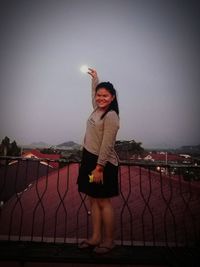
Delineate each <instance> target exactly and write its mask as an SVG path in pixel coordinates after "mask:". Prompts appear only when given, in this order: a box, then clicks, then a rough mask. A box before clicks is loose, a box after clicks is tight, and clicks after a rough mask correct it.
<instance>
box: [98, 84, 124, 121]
mask: <svg viewBox="0 0 200 267" xmlns="http://www.w3.org/2000/svg"><path fill="white" fill-rule="evenodd" d="M101 88H105V89H106V90H107V91H108V92H109V93H110V94H111V95H112V96H114V99H113V101H112V102H111V103H110V105H109V107H108V108H107V109H106V111H105V112H104V113H103V115H102V116H101V119H103V118H104V117H105V115H106V114H107V113H108V112H109V111H111V110H114V111H115V112H116V113H117V115H118V116H119V105H118V101H117V92H116V90H115V88H114V86H113V84H112V83H110V82H101V83H99V84H98V85H97V87H96V93H97V91H98V90H99V89H101Z"/></svg>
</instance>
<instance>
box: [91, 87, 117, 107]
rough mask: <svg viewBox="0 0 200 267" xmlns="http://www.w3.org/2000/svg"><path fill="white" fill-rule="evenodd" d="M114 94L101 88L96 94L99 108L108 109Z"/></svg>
mask: <svg viewBox="0 0 200 267" xmlns="http://www.w3.org/2000/svg"><path fill="white" fill-rule="evenodd" d="M113 99H114V96H112V95H111V93H110V92H108V90H106V89H105V88H100V89H99V90H98V91H97V92H96V95H95V100H96V103H97V105H98V107H99V108H102V109H106V108H107V107H108V106H109V105H110V103H111V102H112V101H113Z"/></svg>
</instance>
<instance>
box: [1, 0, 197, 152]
mask: <svg viewBox="0 0 200 267" xmlns="http://www.w3.org/2000/svg"><path fill="white" fill-rule="evenodd" d="M199 14H200V4H199V1H191V0H188V1H184V0H183V1H173V0H172V1H169V0H168V1H167V0H166V1H164V0H160V1H159V0H158V1H152V0H146V1H143V0H137V1H135V0H132V1H131V0H101V1H95V0H93V1H91V0H85V1H84V0H71V1H67V0H54V1H50V0H49V1H48V0H46V1H43V0H39V1H37V0H35V1H30V0H26V1H25V0H24V1H22V0H15V1H14V0H13V1H11V0H5V1H2V0H1V1H0V38H1V40H0V139H2V138H4V137H5V136H8V137H9V138H10V139H11V140H13V139H15V140H16V141H17V143H18V144H30V143H32V142H39V141H43V142H46V143H48V144H52V145H57V144H60V143H62V142H65V141H74V142H77V143H79V144H80V143H82V140H83V137H84V133H85V126H86V120H87V118H88V116H89V114H90V113H91V111H92V105H91V99H90V77H89V76H88V75H86V74H83V73H81V72H80V67H81V65H83V64H87V65H89V66H90V67H92V68H95V69H96V70H97V72H98V74H99V78H100V80H101V81H110V82H112V83H113V84H114V86H115V88H116V89H117V91H118V100H119V107H120V126H121V127H120V130H119V132H118V136H117V139H118V140H131V139H134V140H135V141H137V142H142V144H143V147H145V148H150V147H163V148H166V147H180V146H183V145H198V144H200V126H199V125H200V123H199V121H200V120H199V115H200V104H199V102H200V88H199V82H200V51H199V49H200V15H199Z"/></svg>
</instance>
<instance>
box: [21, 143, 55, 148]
mask: <svg viewBox="0 0 200 267" xmlns="http://www.w3.org/2000/svg"><path fill="white" fill-rule="evenodd" d="M23 147H29V148H49V147H51V145H49V144H47V143H45V142H33V143H31V144H29V145H23Z"/></svg>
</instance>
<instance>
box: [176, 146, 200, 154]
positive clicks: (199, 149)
mask: <svg viewBox="0 0 200 267" xmlns="http://www.w3.org/2000/svg"><path fill="white" fill-rule="evenodd" d="M177 151H179V153H180V152H181V153H189V154H200V145H196V146H189V145H188V146H182V147H180V148H178V149H177Z"/></svg>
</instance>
